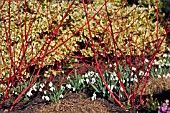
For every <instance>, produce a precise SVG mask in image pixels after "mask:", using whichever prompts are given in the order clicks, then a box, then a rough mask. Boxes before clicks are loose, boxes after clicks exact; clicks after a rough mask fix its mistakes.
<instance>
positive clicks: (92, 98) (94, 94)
mask: <svg viewBox="0 0 170 113" xmlns="http://www.w3.org/2000/svg"><path fill="white" fill-rule="evenodd" d="M91 100H92V101H93V100H96V93H93V96H92V97H91Z"/></svg>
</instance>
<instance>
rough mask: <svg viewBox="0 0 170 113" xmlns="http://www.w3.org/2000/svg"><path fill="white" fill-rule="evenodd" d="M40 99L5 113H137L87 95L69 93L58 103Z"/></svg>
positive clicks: (4, 111) (4, 112)
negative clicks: (92, 98)
mask: <svg viewBox="0 0 170 113" xmlns="http://www.w3.org/2000/svg"><path fill="white" fill-rule="evenodd" d="M38 98H39V97H37V98H35V99H34V100H32V101H30V102H29V103H27V104H26V105H24V106H23V105H18V106H16V107H15V108H14V109H13V111H12V112H9V111H8V110H7V109H6V110H3V111H2V110H1V111H0V112H3V113H125V112H126V113H136V110H135V109H128V110H125V109H123V108H121V107H119V106H117V105H115V104H114V103H112V102H110V101H109V100H106V99H103V98H97V99H96V100H94V101H92V100H91V99H90V97H88V95H86V94H85V93H79V94H76V93H71V92H70V93H68V94H67V96H66V97H65V98H64V99H61V100H60V101H59V102H58V103H52V102H42V101H40V99H38Z"/></svg>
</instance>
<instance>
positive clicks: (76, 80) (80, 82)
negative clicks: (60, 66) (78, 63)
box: [68, 70, 86, 93]
mask: <svg viewBox="0 0 170 113" xmlns="http://www.w3.org/2000/svg"><path fill="white" fill-rule="evenodd" d="M68 84H69V85H71V87H70V88H72V91H73V92H76V93H79V92H82V91H83V90H85V87H86V83H85V81H84V79H83V77H82V76H81V75H79V74H78V73H77V70H75V74H74V75H70V79H69V81H68Z"/></svg>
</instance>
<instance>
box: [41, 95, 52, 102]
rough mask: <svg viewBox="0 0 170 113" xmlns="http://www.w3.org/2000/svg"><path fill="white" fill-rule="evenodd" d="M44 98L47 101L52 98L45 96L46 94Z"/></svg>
mask: <svg viewBox="0 0 170 113" xmlns="http://www.w3.org/2000/svg"><path fill="white" fill-rule="evenodd" d="M42 99H43V100H47V101H49V100H50V98H49V97H48V96H44V95H43V96H42Z"/></svg>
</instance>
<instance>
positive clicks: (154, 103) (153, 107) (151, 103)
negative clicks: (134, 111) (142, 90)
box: [146, 95, 160, 113]
mask: <svg viewBox="0 0 170 113" xmlns="http://www.w3.org/2000/svg"><path fill="white" fill-rule="evenodd" d="M147 101H148V103H147V106H146V109H147V112H148V113H153V112H156V111H157V109H158V106H159V105H160V104H159V102H158V100H157V99H154V98H153V97H152V95H151V97H150V98H148V99H147Z"/></svg>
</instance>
